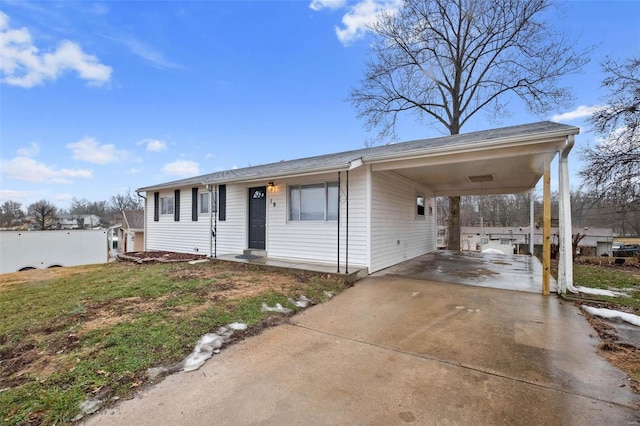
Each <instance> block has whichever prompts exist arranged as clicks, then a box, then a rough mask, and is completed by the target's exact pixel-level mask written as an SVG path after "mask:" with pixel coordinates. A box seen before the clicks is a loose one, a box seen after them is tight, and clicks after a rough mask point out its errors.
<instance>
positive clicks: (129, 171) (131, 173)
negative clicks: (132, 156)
mask: <svg viewBox="0 0 640 426" xmlns="http://www.w3.org/2000/svg"><path fill="white" fill-rule="evenodd" d="M141 171H142V169H141V168H138V167H133V168H131V169H129V170H128V171H127V173H129V174H130V175H135V174H136V173H140V172H141Z"/></svg>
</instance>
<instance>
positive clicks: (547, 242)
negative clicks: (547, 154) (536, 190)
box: [542, 161, 551, 296]
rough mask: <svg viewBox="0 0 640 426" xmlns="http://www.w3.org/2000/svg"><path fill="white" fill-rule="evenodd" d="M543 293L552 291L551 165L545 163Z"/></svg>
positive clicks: (543, 179)
mask: <svg viewBox="0 0 640 426" xmlns="http://www.w3.org/2000/svg"><path fill="white" fill-rule="evenodd" d="M542 181H543V182H542V187H543V190H542V194H543V195H542V205H543V209H542V210H543V212H542V222H543V224H542V294H543V295H545V296H548V295H549V293H551V165H550V163H549V161H545V163H544V177H543V178H542Z"/></svg>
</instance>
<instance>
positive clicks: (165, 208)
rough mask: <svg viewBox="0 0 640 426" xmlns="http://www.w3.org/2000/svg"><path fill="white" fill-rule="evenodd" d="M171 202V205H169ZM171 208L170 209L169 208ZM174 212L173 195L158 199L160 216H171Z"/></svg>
mask: <svg viewBox="0 0 640 426" xmlns="http://www.w3.org/2000/svg"><path fill="white" fill-rule="evenodd" d="M169 200H171V203H169ZM169 207H171V208H169ZM175 211H176V203H175V198H174V196H173V195H163V196H161V197H160V214H161V215H172V214H174V213H175Z"/></svg>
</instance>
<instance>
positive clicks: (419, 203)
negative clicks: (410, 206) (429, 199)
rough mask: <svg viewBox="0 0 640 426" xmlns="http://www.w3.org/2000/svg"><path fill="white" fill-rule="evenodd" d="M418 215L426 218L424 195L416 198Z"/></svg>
mask: <svg viewBox="0 0 640 426" xmlns="http://www.w3.org/2000/svg"><path fill="white" fill-rule="evenodd" d="M416 215H418V216H424V196H422V195H418V196H417V197H416Z"/></svg>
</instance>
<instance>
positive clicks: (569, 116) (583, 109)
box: [551, 105, 601, 121]
mask: <svg viewBox="0 0 640 426" xmlns="http://www.w3.org/2000/svg"><path fill="white" fill-rule="evenodd" d="M599 108H601V107H600V106H598V105H594V106H590V107H589V106H585V105H580V106H579V107H578V108H576V109H574V110H573V111H568V112H564V113H562V114H556V115H554V116H553V117H551V121H572V120H575V119H578V118H585V117H590V116H591V115H592V114H593V113H594V112H596V111H597V110H598V109H599Z"/></svg>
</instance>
